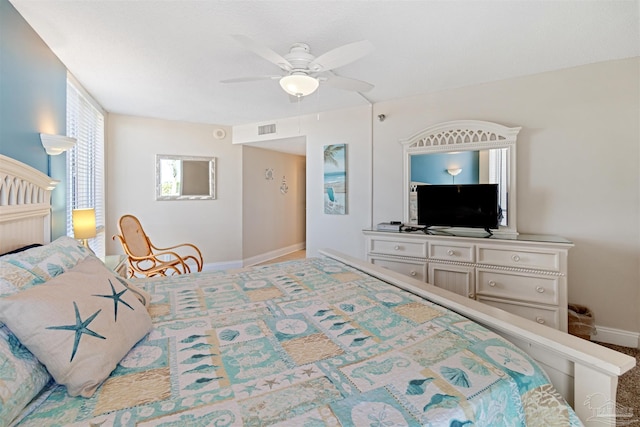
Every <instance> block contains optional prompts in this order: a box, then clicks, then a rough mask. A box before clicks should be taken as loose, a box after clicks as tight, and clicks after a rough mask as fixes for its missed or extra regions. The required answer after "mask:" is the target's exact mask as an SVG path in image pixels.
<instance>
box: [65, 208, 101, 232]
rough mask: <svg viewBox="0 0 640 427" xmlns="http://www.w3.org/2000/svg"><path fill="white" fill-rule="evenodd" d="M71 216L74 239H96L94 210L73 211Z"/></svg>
mask: <svg viewBox="0 0 640 427" xmlns="http://www.w3.org/2000/svg"><path fill="white" fill-rule="evenodd" d="M71 215H72V218H73V235H74V237H75V238H76V239H91V238H92V237H96V210H95V209H94V208H89V209H74V210H73V212H72V213H71Z"/></svg>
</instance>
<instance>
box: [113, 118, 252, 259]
mask: <svg viewBox="0 0 640 427" xmlns="http://www.w3.org/2000/svg"><path fill="white" fill-rule="evenodd" d="M220 127H221V126H214V125H203V124H194V123H185V122H176V121H167V120H156V119H148V118H140V117H132V116H123V115H119V114H110V115H109V123H108V129H107V167H106V175H107V176H106V200H107V212H106V214H107V218H106V219H107V224H106V228H107V229H106V233H107V234H106V235H107V237H108V238H107V253H108V254H112V253H122V248H121V247H120V244H119V243H117V242H114V241H112V240H111V239H110V237H111V236H112V235H114V234H117V233H118V228H117V221H118V219H119V218H120V216H122V215H123V214H127V213H129V214H133V215H135V216H137V217H138V218H139V219H140V221H141V222H142V225H143V227H144V228H145V231H146V232H147V234H148V235H149V236H150V238H151V239H152V242H153V243H154V244H155V245H156V246H165V247H166V246H171V245H174V244H177V243H182V242H190V243H194V244H195V245H197V246H198V247H199V248H200V249H201V251H202V253H203V257H204V261H205V264H218V265H219V266H225V265H239V264H240V265H241V262H242V261H241V260H242V174H241V170H242V169H241V168H242V148H241V147H240V146H237V145H232V144H231V138H230V137H229V136H227V137H226V138H225V139H222V140H217V139H215V138H214V137H213V130H214V129H216V128H220ZM225 130H226V131H227V135H230V133H231V132H230V128H225ZM156 154H177V155H187V156H212V157H216V158H217V171H216V181H217V192H216V193H217V199H216V200H188V201H156V200H155V155H156Z"/></svg>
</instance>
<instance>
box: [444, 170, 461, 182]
mask: <svg viewBox="0 0 640 427" xmlns="http://www.w3.org/2000/svg"><path fill="white" fill-rule="evenodd" d="M460 172H462V169H461V168H449V169H447V173H448V174H449V175H451V178H452V179H453V183H454V184H455V182H456V176H457V175H459V174H460Z"/></svg>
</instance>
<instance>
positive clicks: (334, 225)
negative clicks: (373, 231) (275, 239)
mask: <svg viewBox="0 0 640 427" xmlns="http://www.w3.org/2000/svg"><path fill="white" fill-rule="evenodd" d="M268 123H275V124H276V128H277V129H278V133H277V135H263V136H260V137H258V136H256V135H257V132H256V126H258V125H261V124H266V123H258V124H256V123H253V124H248V125H242V126H234V127H233V139H234V144H235V143H238V144H242V143H247V142H251V143H256V142H259V141H260V140H262V141H270V140H274V139H280V140H286V139H288V138H300V137H305V138H306V142H307V166H306V167H307V169H306V176H307V183H306V199H307V203H306V209H307V211H306V217H307V231H306V247H307V256H309V257H311V256H317V255H318V250H319V249H323V248H332V249H336V250H339V251H341V252H344V253H346V254H348V255H351V256H355V257H359V258H364V257H365V246H364V237H363V235H362V229H364V228H368V227H371V155H372V149H371V107H370V106H368V105H366V106H363V107H356V108H347V109H343V110H336V111H329V112H324V113H321V114H312V115H306V116H300V117H295V118H287V119H280V120H273V121H270V122H268ZM330 144H347V180H348V185H347V195H348V196H347V197H348V201H347V214H346V215H328V214H325V213H324V182H323V179H324V175H323V174H324V153H323V149H324V146H325V145H330ZM400 166H401V164H400ZM247 238H248V236H247Z"/></svg>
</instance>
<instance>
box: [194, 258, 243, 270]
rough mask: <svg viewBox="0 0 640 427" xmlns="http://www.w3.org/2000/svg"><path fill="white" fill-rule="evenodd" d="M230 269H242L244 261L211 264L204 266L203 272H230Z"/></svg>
mask: <svg viewBox="0 0 640 427" xmlns="http://www.w3.org/2000/svg"><path fill="white" fill-rule="evenodd" d="M230 268H242V261H241V260H237V261H225V262H211V263H208V264H205V265H203V266H202V271H217V270H228V269H230Z"/></svg>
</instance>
